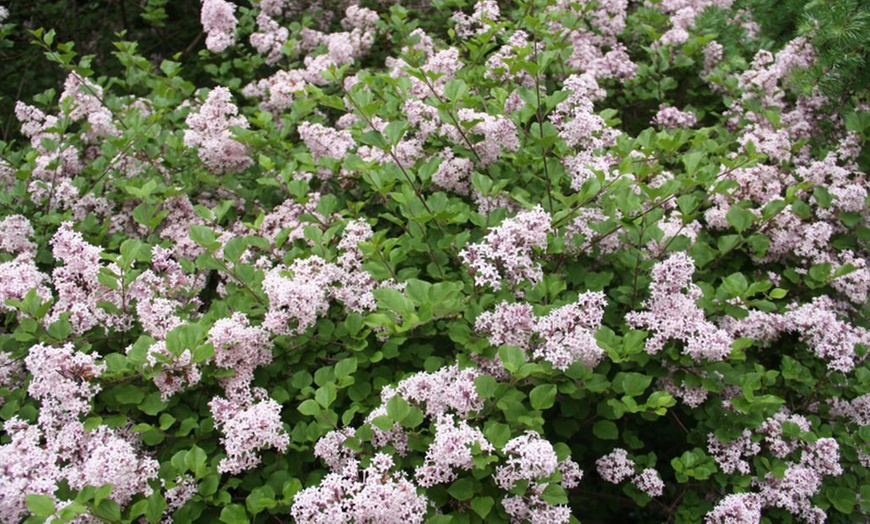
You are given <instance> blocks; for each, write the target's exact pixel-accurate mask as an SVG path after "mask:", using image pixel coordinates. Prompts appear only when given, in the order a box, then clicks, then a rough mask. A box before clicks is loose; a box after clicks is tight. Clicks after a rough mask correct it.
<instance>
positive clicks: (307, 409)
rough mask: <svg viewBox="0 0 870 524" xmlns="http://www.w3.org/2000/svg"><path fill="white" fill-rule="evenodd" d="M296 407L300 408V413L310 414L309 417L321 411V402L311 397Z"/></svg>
mask: <svg viewBox="0 0 870 524" xmlns="http://www.w3.org/2000/svg"><path fill="white" fill-rule="evenodd" d="M296 409H298V410H299V413H302V414H303V415H308V416H309V417H313V416H316V415H317V414H319V413H320V411H321V408H320V404H318V403H317V401H315V400H312V399H310V398H309V399H308V400H303V401H302V403H301V404H299V407H297V408H296Z"/></svg>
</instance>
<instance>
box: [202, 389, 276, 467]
mask: <svg viewBox="0 0 870 524" xmlns="http://www.w3.org/2000/svg"><path fill="white" fill-rule="evenodd" d="M257 393H260V394H261V396H265V395H264V393H265V392H255V394H254V396H255V397H256V396H257ZM209 408H211V413H212V416H213V417H214V421H215V426H216V427H217V428H218V429H220V430H221V432H222V433H223V434H224V435H223V437H221V444H223V446H224V449H225V450H226V452H227V456H226V458H223V459H221V461H220V463H219V464H218V471H219V472H221V473H230V474H233V475H237V474H239V473H241V472H242V471H245V470H248V469H251V468H254V467H256V466H257V465H259V464H260V462H261V461H262V458H261V457H260V456H259V455H258V454H257V452H258V451H259V450H261V449H263V448H267V447H273V448H275V449H277V450H278V451H283V450H284V449H285V448H286V447H287V445H288V444H289V443H290V437H289V436H288V435H287V433H286V432H285V431H284V425H283V424H282V422H281V405H280V404H278V403H277V402H275V401H274V400H272V399H265V400H259V401H252V402H250V403H249V405H247V406H244V405H240V403H238V402H234V401H231V400H226V399H224V398H221V397H214V398H213V399H212V400H211V401H210V402H209Z"/></svg>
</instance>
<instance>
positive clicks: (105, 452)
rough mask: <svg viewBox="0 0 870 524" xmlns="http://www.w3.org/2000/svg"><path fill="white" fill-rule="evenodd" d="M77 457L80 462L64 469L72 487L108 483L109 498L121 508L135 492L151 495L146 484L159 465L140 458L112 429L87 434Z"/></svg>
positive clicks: (131, 446)
mask: <svg viewBox="0 0 870 524" xmlns="http://www.w3.org/2000/svg"><path fill="white" fill-rule="evenodd" d="M81 455H82V457H83V460H82V461H81V462H80V463H79V464H76V467H73V468H68V469H67V470H66V472H67V473H66V478H67V480H68V481H69V484H70V486H71V487H72V488H74V489H82V488H83V487H85V486H103V485H105V484H111V485H112V494H111V495H110V498H111V499H112V500H114V501H115V502H117V503H118V504H120V505H122V506H124V505H126V504H127V503H128V502H130V500H131V499H132V498H133V497H134V496H135V495H137V494H139V493H142V494H144V495H150V494H151V487H150V486H149V485H148V481H149V480H150V479H153V478H156V477H157V470H158V468H159V467H160V464H159V463H158V462H157V461H156V460H154V459H153V458H150V457H144V456H141V455H140V454H139V452H138V449H137V447H136V445H134V444H133V443H131V442H130V441H129V440H127V439H125V438H123V437H122V436H120V435H119V434H118V433H117V432H115V431H114V430H110V429H108V428H106V427H101V428H99V429H97V430H95V431H92V432H90V433H89V434H88V438H87V444H86V446H85V448H84V449H83V450H82V452H81Z"/></svg>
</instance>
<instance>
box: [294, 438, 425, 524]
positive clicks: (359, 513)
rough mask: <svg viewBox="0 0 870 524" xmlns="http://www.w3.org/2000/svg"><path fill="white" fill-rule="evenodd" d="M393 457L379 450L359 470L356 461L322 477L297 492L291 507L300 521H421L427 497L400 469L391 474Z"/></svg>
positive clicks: (311, 523) (387, 523) (388, 523)
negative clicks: (365, 466)
mask: <svg viewBox="0 0 870 524" xmlns="http://www.w3.org/2000/svg"><path fill="white" fill-rule="evenodd" d="M392 468H393V460H392V458H391V457H389V455H385V454H382V453H379V454H377V455H375V457H373V458H372V460H371V465H370V466H369V467H368V468H365V469H364V470H362V471H360V469H359V464H358V463H357V462H356V461H350V462H348V463H347V464H346V465H345V466H344V467H343V468H342V469H341V471H339V472H333V473H329V474H328V475H326V477H324V478H323V480H322V481H321V483H320V485H319V486H312V487H309V488H305V489H303V490H302V491H300V492H299V493H298V494H296V497H295V498H294V499H293V506H292V508H291V510H290V512H291V515H292V516H293V519H294V520H295V521H296V522H298V523H300V524H315V523H316V524H327V523H345V522H351V521H353V522H357V523H366V524H374V523H381V522H382V523H385V524H410V523H418V522H423V520H424V517H425V515H426V510H427V502H428V501H427V499H426V497H425V496H424V495H419V494H418V493H417V489H416V486H414V484H413V483H412V482H411V481H410V480H408V478H407V477H406V476H405V474H404V473H402V472H396V473H390V470H391V469H392Z"/></svg>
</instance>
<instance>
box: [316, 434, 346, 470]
mask: <svg viewBox="0 0 870 524" xmlns="http://www.w3.org/2000/svg"><path fill="white" fill-rule="evenodd" d="M355 434H356V431H355V430H354V429H353V428H342V429H340V430H334V431H330V432H329V433H327V434H326V435H323V436H322V437H320V438H319V439H318V440H317V443H316V444H315V445H314V456H315V457H317V458H319V459H320V460H322V461H323V462H325V463H326V465H327V466H329V469H330V470H331V471H341V470H342V469H344V467H345V466H346V465H347V464H348V463H350V461H353V460H354V459H356V453H355V452H354V451H353V450H351V449H350V448H348V447H346V446H344V442H345V441H346V440H347V439H349V438H351V437H353V436H354V435H355Z"/></svg>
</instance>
